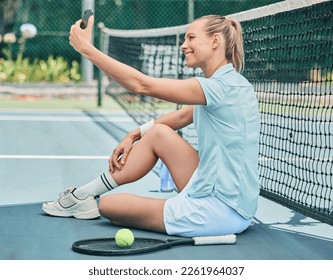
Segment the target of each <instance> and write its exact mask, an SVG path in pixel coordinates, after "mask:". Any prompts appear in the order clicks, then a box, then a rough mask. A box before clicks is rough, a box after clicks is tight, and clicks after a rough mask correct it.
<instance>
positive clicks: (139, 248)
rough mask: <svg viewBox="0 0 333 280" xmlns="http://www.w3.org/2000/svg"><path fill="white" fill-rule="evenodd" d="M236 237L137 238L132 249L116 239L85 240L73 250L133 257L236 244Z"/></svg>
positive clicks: (77, 242) (78, 242)
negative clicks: (189, 247) (161, 251)
mask: <svg viewBox="0 0 333 280" xmlns="http://www.w3.org/2000/svg"><path fill="white" fill-rule="evenodd" d="M235 243H236V235H233V234H231V235H223V236H206V237H193V238H177V239H175V238H173V239H154V238H140V237H139V238H135V240H134V243H133V244H132V246H130V247H126V248H121V247H118V246H117V244H116V241H115V239H114V238H96V239H84V240H79V241H76V242H74V243H73V245H72V249H73V251H75V252H78V253H81V254H88V255H104V256H118V255H132V254H143V253H150V252H154V251H157V250H165V249H169V248H171V247H175V246H181V245H221V244H235Z"/></svg>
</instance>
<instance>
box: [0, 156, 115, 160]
mask: <svg viewBox="0 0 333 280" xmlns="http://www.w3.org/2000/svg"><path fill="white" fill-rule="evenodd" d="M109 158H110V156H74V155H71V156H70V155H0V159H56V160H58V159H97V160H101V159H103V160H104V159H109Z"/></svg>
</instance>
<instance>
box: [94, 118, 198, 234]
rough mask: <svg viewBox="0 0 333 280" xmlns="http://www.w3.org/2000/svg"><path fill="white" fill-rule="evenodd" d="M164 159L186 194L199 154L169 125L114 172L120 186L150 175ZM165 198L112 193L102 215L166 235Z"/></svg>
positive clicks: (102, 202) (147, 136)
mask: <svg viewBox="0 0 333 280" xmlns="http://www.w3.org/2000/svg"><path fill="white" fill-rule="evenodd" d="M158 158H161V159H162V160H163V162H164V163H165V164H166V165H167V167H168V169H169V171H170V173H171V174H172V177H173V179H174V182H175V184H176V186H177V188H178V189H179V191H182V190H183V188H184V187H185V186H186V184H187V182H188V181H189V179H190V178H191V176H192V174H193V172H194V171H195V169H196V168H197V166H198V162H199V157H198V154H197V152H196V151H195V150H194V149H193V148H192V147H191V146H190V145H189V144H188V143H187V142H185V141H184V140H183V139H182V138H181V137H180V136H179V135H178V134H177V133H175V132H174V131H173V130H172V129H170V128H169V127H167V126H165V125H159V124H157V125H155V126H154V127H153V128H151V129H150V130H149V131H148V132H147V133H146V134H145V136H144V137H143V138H142V139H141V140H140V141H138V143H137V144H136V145H135V146H134V147H133V149H132V151H131V152H130V154H129V156H128V158H127V161H126V163H125V165H124V166H123V168H122V169H121V170H116V171H115V172H114V173H112V177H113V179H114V180H115V181H116V182H117V183H118V185H121V184H126V183H129V182H133V181H136V180H138V179H140V178H142V177H143V176H144V175H145V174H147V173H148V172H149V171H150V170H151V169H152V168H153V167H154V165H155V164H156V162H157V160H158ZM164 203H165V200H164V199H154V198H145V197H140V196H136V195H132V194H125V193H123V194H110V195H106V196H103V197H102V198H101V200H100V203H99V210H100V213H101V215H102V216H104V217H105V218H108V219H110V220H111V221H112V222H113V223H115V224H117V225H121V226H130V227H136V228H140V229H145V230H153V231H158V232H165V227H164V220H163V207H164Z"/></svg>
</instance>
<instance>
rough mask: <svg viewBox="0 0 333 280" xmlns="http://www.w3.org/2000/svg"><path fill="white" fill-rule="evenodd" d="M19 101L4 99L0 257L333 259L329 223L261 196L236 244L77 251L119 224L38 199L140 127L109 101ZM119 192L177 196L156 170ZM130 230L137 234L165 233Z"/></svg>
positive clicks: (94, 169)
mask: <svg viewBox="0 0 333 280" xmlns="http://www.w3.org/2000/svg"><path fill="white" fill-rule="evenodd" d="M93 101H94V102H95V100H93ZM10 102H12V103H10ZM15 102H16V101H8V103H7V104H6V103H5V102H4V103H2V100H1V101H0V104H1V105H0V107H1V109H0V178H1V180H0V189H1V196H0V228H1V230H0V248H1V250H0V259H1V260H41V259H43V260H69V259H70V260H81V259H89V260H95V259H96V260H97V259H98V260H99V259H125V260H136V259H137V260H146V259H147V260H148V259H149V260H163V259H168V260H181V259H182V260H185V259H188V260H194V259H196V260H200V259H203V260H209V259H216V260H259V259H264V260H290V259H294V260H295V259H301V260H304V259H307V260H309V259H310V260H318V259H319V260H331V259H333V250H332V248H333V227H332V226H329V225H327V224H324V223H322V222H319V221H317V220H314V219H311V218H308V217H306V216H303V215H301V214H298V213H296V212H295V211H292V210H290V209H288V208H286V207H283V206H280V205H279V204H276V203H274V202H271V201H269V200H267V199H265V198H262V197H261V198H260V203H259V208H258V212H257V215H256V218H255V220H254V223H253V225H252V226H251V227H250V228H249V229H248V230H247V231H245V232H244V233H242V234H240V235H238V237H237V242H236V244H235V245H210V246H184V247H175V248H172V249H169V250H165V251H157V252H154V253H147V254H141V255H132V256H122V257H100V256H89V255H82V254H79V253H75V252H73V251H72V250H71V245H72V243H73V242H74V241H77V240H79V239H86V238H95V237H96V238H97V237H110V236H113V235H114V234H115V232H116V231H117V230H118V229H119V227H116V226H114V225H112V223H111V222H109V221H108V220H106V219H104V218H99V219H95V220H90V221H87V220H76V219H72V218H56V217H50V216H47V215H45V214H44V213H43V211H42V209H41V204H42V202H44V201H48V200H54V199H55V198H57V197H58V194H59V193H60V192H62V191H63V190H65V189H66V188H67V187H69V186H74V187H75V186H80V185H82V184H84V183H86V182H87V181H90V180H92V179H94V178H96V177H97V176H99V175H100V174H101V173H102V172H104V171H105V170H107V167H108V165H107V160H108V157H109V155H110V154H111V152H112V151H113V149H114V148H115V146H116V145H117V143H118V141H119V140H120V139H121V138H122V137H123V136H124V135H125V134H126V132H127V131H130V130H131V129H134V128H135V127H137V124H136V123H135V122H134V121H133V120H132V119H131V118H130V117H129V116H128V115H127V114H126V113H125V112H124V111H122V110H121V109H119V107H114V108H115V109H113V108H111V107H109V108H107V107H108V106H109V105H110V104H108V103H105V106H106V107H105V108H103V110H97V108H93V109H89V108H90V107H89V106H88V107H85V106H84V105H82V103H79V102H78V101H75V100H74V101H73V102H69V103H71V106H69V103H68V104H67V105H66V106H60V104H61V102H62V101H59V100H58V101H52V102H51V101H47V102H46V101H45V100H43V102H44V103H43V102H42V101H40V103H39V102H38V101H36V102H32V101H27V100H26V101H22V100H21V101H19V102H24V105H25V106H24V107H25V108H24V109H19V108H18V107H19V103H15ZM28 102H32V103H28ZM48 102H49V103H48ZM110 102H113V101H112V100H110ZM15 104H16V105H15ZM28 104H29V106H28ZM30 104H31V106H30ZM79 104H80V105H79ZM85 104H87V103H85ZM67 106H68V107H67ZM81 106H82V107H81ZM10 107H12V108H11V109H10ZM32 108H35V109H32ZM55 108H58V109H57V110H56V109H55ZM59 108H61V110H60V109H59ZM69 108H71V109H73V108H74V109H75V110H69ZM42 109H43V110H42ZM115 191H116V192H130V193H135V194H138V195H144V196H150V197H164V198H168V197H170V196H173V195H176V193H175V192H172V193H168V194H166V193H161V192H159V177H158V176H157V175H156V173H154V172H150V173H149V174H148V175H147V176H146V177H144V178H143V179H141V180H139V181H137V182H134V183H132V184H128V185H125V186H122V187H120V188H118V189H116V190H115ZM132 230H133V231H134V234H135V236H137V237H139V236H140V237H163V238H166V237H167V235H165V234H158V233H153V232H148V231H142V230H137V229H132Z"/></svg>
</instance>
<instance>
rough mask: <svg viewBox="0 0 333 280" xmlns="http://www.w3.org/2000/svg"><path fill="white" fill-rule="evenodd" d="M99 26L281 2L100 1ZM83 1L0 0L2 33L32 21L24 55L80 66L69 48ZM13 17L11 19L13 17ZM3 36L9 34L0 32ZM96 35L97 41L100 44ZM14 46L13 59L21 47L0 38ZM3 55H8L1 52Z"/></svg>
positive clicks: (143, 24)
mask: <svg viewBox="0 0 333 280" xmlns="http://www.w3.org/2000/svg"><path fill="white" fill-rule="evenodd" d="M92 2H94V12H95V23H96V24H95V30H96V31H97V28H96V26H97V23H99V22H103V23H104V24H105V26H107V27H109V28H115V29H146V28H159V27H167V26H176V25H182V24H186V23H188V21H189V20H191V19H192V18H197V17H200V16H202V15H205V14H223V15H228V14H231V13H236V12H240V11H244V10H248V9H251V8H255V7H259V6H264V5H267V4H271V3H274V2H280V1H279V0H95V1H92ZM81 14H82V0H72V1H68V0H0V17H1V19H0V25H2V28H1V29H0V32H2V33H6V32H7V33H14V34H15V35H16V37H17V38H19V36H20V26H21V25H22V24H25V23H31V24H33V25H35V26H36V27H37V35H36V36H35V37H34V38H31V39H29V40H28V41H27V42H26V44H25V50H24V56H25V57H30V58H36V57H37V58H40V59H47V58H48V57H49V56H50V55H52V56H54V57H57V56H62V57H63V58H65V60H67V61H68V62H72V61H74V60H75V61H78V62H80V56H79V54H78V53H76V52H75V51H74V50H73V49H72V47H71V46H70V45H69V44H68V36H69V30H70V26H71V25H72V24H73V23H74V22H75V21H76V20H77V19H79V18H80V17H81ZM8 15H11V16H10V17H8ZM1 35H2V36H1V37H2V38H4V34H1ZM97 37H98V33H97V32H95V38H94V40H95V43H96V44H97V43H98V38H97ZM3 48H10V50H11V52H12V53H13V56H15V54H17V53H18V51H19V44H6V43H5V42H4V40H0V50H1V49H3ZM0 56H3V54H1V53H0Z"/></svg>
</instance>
